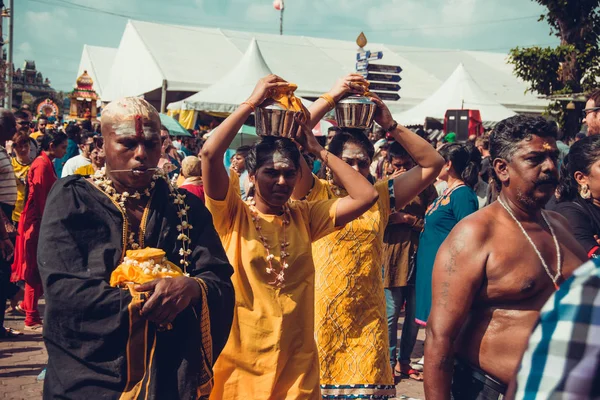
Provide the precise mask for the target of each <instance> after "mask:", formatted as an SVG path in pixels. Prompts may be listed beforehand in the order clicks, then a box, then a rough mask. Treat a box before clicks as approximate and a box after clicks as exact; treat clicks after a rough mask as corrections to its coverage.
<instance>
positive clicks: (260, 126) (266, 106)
mask: <svg viewBox="0 0 600 400" xmlns="http://www.w3.org/2000/svg"><path fill="white" fill-rule="evenodd" d="M295 115H296V111H292V110H285V109H284V108H283V107H281V106H280V105H279V104H277V103H276V102H274V101H273V100H266V101H264V102H263V103H262V104H261V105H260V106H258V107H256V113H255V116H256V134H257V135H259V136H282V137H288V138H289V137H292V136H293V133H295V132H296V131H297V130H298V123H297V122H296V120H295V119H294V116H295Z"/></svg>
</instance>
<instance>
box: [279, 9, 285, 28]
mask: <svg viewBox="0 0 600 400" xmlns="http://www.w3.org/2000/svg"><path fill="white" fill-rule="evenodd" d="M284 9H285V6H284V0H281V10H280V11H279V34H280V35H283V10H284Z"/></svg>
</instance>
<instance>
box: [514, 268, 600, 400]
mask: <svg viewBox="0 0 600 400" xmlns="http://www.w3.org/2000/svg"><path fill="white" fill-rule="evenodd" d="M599 267H600V259H593V260H590V261H588V262H587V263H585V264H584V265H582V266H581V267H580V268H579V269H577V270H576V271H575V274H574V275H573V276H572V277H571V278H569V279H568V280H567V281H566V282H564V283H563V284H562V285H561V286H560V289H559V290H558V291H557V292H556V293H555V294H554V295H552V297H550V299H549V300H548V302H547V303H546V305H545V306H544V308H542V311H541V315H540V321H539V323H538V325H537V327H536V329H535V330H534V332H533V334H532V336H531V338H530V339H529V347H528V349H527V351H526V352H525V355H524V356H523V361H522V363H521V369H520V371H519V373H518V375H517V385H518V389H517V396H516V398H517V399H523V400H533V399H592V398H594V399H596V398H599V397H600V379H598V376H600V268H599Z"/></svg>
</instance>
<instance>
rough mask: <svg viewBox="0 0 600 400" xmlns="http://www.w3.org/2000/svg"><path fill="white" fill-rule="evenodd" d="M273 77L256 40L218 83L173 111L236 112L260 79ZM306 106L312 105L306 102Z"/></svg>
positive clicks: (184, 101) (179, 104)
mask: <svg viewBox="0 0 600 400" xmlns="http://www.w3.org/2000/svg"><path fill="white" fill-rule="evenodd" d="M270 74H272V71H271V70H270V69H269V66H268V65H267V63H266V62H265V59H264V58H263V56H262V53H261V51H260V48H259V46H258V43H257V42H256V40H255V39H253V40H252V41H251V42H250V46H248V50H246V54H244V56H243V57H242V59H241V60H240V62H239V63H238V64H237V65H236V66H235V67H234V68H233V69H231V70H230V71H229V72H228V73H227V74H226V75H225V76H224V77H222V78H221V79H219V81H218V82H217V83H215V84H214V85H212V86H211V87H209V88H208V89H206V90H203V91H201V92H199V93H196V94H195V95H193V96H190V97H188V98H187V99H184V100H181V101H178V102H176V103H171V104H169V106H168V107H167V108H168V109H169V110H180V109H183V110H198V111H209V112H233V111H235V109H236V108H237V107H238V106H239V105H240V103H242V102H243V101H245V100H247V99H248V96H250V94H251V93H252V90H254V87H255V86H256V82H258V80H259V79H261V78H263V77H265V76H267V75H270ZM303 101H304V103H305V105H308V104H309V103H310V102H308V101H307V100H303Z"/></svg>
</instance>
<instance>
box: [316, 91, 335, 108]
mask: <svg viewBox="0 0 600 400" xmlns="http://www.w3.org/2000/svg"><path fill="white" fill-rule="evenodd" d="M319 98H320V99H323V100H325V101H326V102H327V104H329V108H330V109H333V108H335V101H334V100H333V97H332V96H331V95H330V94H327V93H323V94H322V95H320V96H319Z"/></svg>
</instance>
